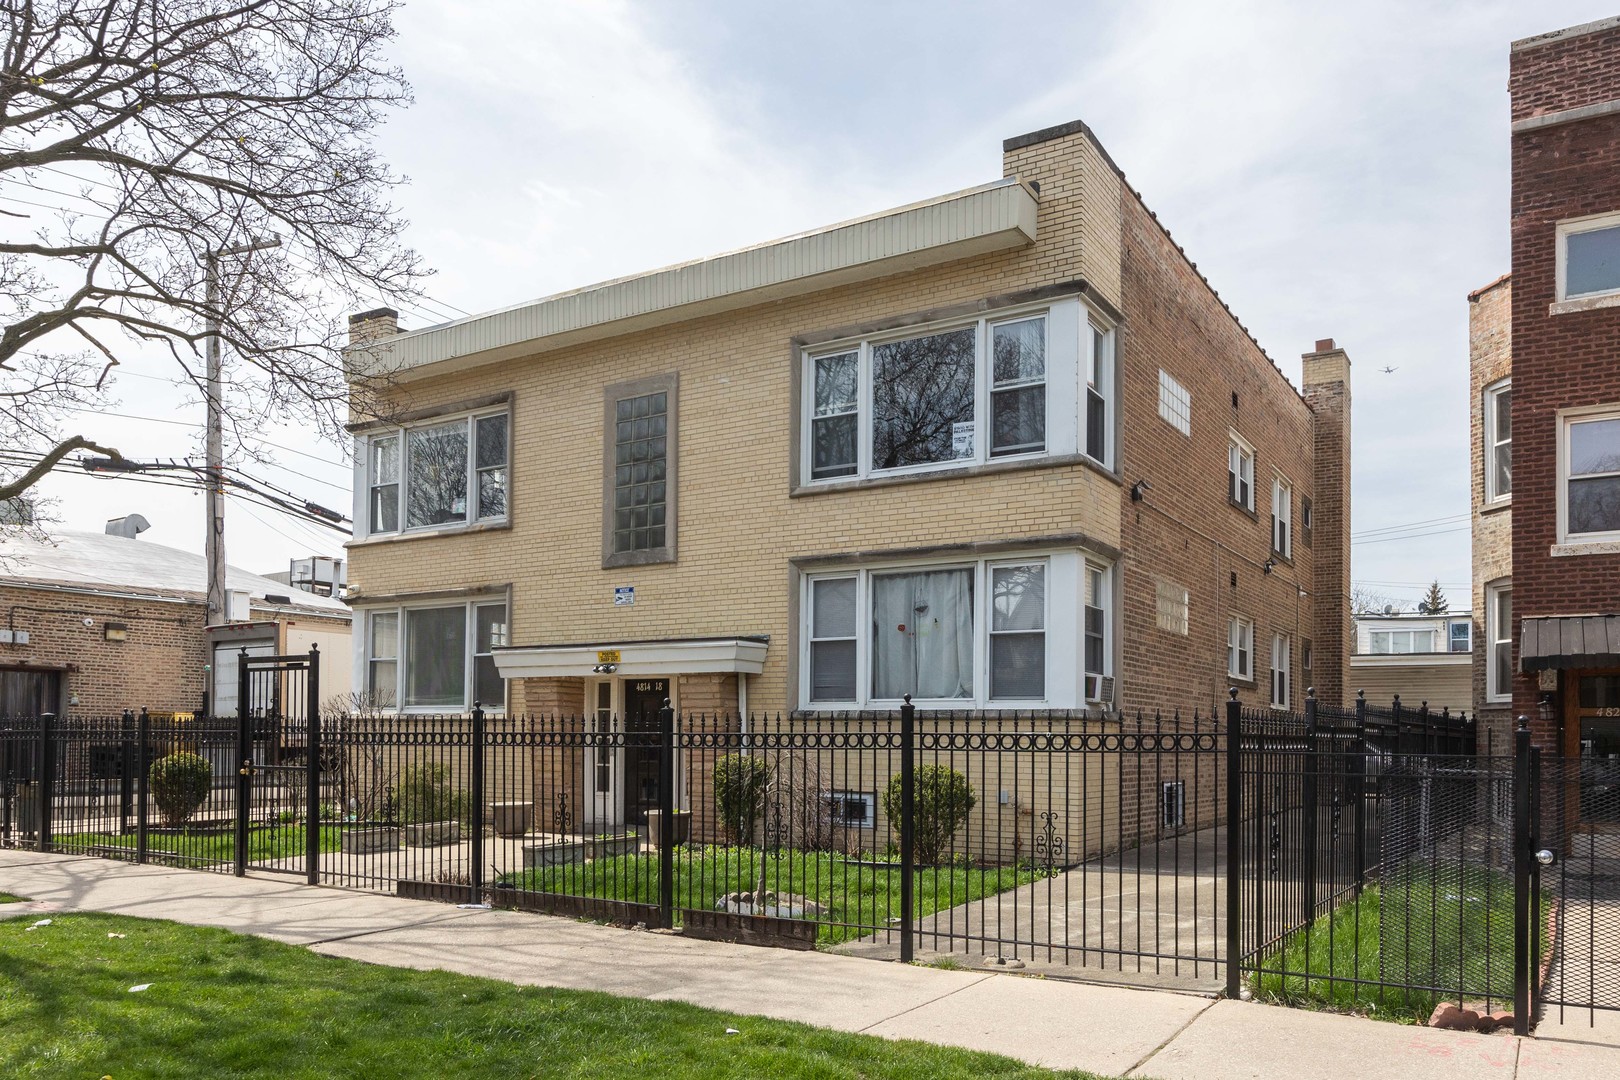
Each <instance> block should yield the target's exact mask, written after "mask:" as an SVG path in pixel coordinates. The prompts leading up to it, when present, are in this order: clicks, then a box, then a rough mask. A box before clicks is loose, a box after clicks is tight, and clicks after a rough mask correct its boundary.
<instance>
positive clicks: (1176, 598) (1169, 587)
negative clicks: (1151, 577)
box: [1154, 581, 1187, 637]
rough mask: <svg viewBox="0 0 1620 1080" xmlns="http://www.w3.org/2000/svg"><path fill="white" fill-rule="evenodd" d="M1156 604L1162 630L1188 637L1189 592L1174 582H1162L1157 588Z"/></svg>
mask: <svg viewBox="0 0 1620 1080" xmlns="http://www.w3.org/2000/svg"><path fill="white" fill-rule="evenodd" d="M1154 599H1155V602H1156V607H1157V609H1158V610H1157V621H1158V624H1159V629H1160V630H1168V631H1170V633H1172V634H1180V635H1181V636H1183V637H1186V636H1187V590H1186V589H1183V588H1182V587H1181V586H1180V585H1176V584H1174V583H1173V582H1169V581H1161V582H1159V583H1158V585H1157V587H1156V596H1155V598H1154Z"/></svg>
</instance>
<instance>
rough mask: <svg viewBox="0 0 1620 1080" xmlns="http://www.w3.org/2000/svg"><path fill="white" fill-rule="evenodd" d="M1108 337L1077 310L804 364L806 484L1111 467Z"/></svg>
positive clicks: (970, 326) (814, 356)
mask: <svg viewBox="0 0 1620 1080" xmlns="http://www.w3.org/2000/svg"><path fill="white" fill-rule="evenodd" d="M1113 384H1114V361H1113V333H1112V331H1111V330H1109V329H1107V328H1105V327H1102V326H1100V325H1097V324H1094V323H1093V322H1092V321H1091V315H1090V314H1089V312H1087V311H1086V310H1085V309H1084V308H1083V307H1082V305H1081V304H1080V302H1079V301H1077V300H1065V301H1058V302H1055V303H1050V304H1046V305H1044V306H1042V307H1040V308H1037V309H1030V308H1021V309H1010V310H1007V311H1004V312H997V313H993V314H989V315H985V316H981V317H977V318H972V319H963V320H960V321H957V322H954V323H950V322H947V323H942V324H936V325H934V326H932V327H928V328H926V329H911V330H908V331H905V332H896V333H894V334H886V335H883V336H881V337H879V336H873V337H870V338H864V339H862V340H859V341H845V342H842V343H839V344H834V345H830V346H827V347H825V348H823V349H819V350H812V351H807V352H806V353H805V356H804V384H803V391H802V392H803V395H804V400H805V402H806V408H805V415H804V423H803V429H804V435H803V438H804V446H803V451H802V452H803V467H802V470H801V473H802V475H803V476H804V477H805V478H806V481H807V482H808V483H812V484H814V483H821V482H827V481H834V480H839V479H847V478H860V477H868V476H884V475H891V474H904V473H912V472H927V471H933V470H938V469H952V468H961V467H964V466H968V465H975V464H985V463H987V462H990V461H999V460H1003V459H1015V458H1023V457H1038V456H1050V455H1058V454H1070V455H1077V454H1086V455H1088V456H1090V457H1091V458H1093V459H1095V460H1096V461H1097V462H1099V463H1100V464H1102V465H1104V466H1107V467H1110V468H1111V467H1112V465H1113V436H1112V430H1111V426H1110V424H1111V417H1110V413H1111V410H1112V402H1113Z"/></svg>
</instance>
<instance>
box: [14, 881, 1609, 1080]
mask: <svg viewBox="0 0 1620 1080" xmlns="http://www.w3.org/2000/svg"><path fill="white" fill-rule="evenodd" d="M0 891H5V892H12V893H16V894H18V895H21V896H27V897H30V898H32V900H33V901H35V904H34V905H31V906H33V907H35V908H36V909H43V910H62V911H106V912H116V913H118V914H123V915H135V916H141V917H146V918H156V919H173V920H175V921H178V922H185V923H194V924H198V925H205V926H219V927H224V928H226V929H229V930H234V931H237V932H239V933H245V934H257V935H260V936H263V937H268V938H273V939H275V940H278V941H285V942H289V943H292V944H295V945H301V946H306V947H308V948H311V949H314V950H316V951H318V952H322V953H328V954H331V955H334V956H345V957H351V958H353V959H356V960H363V961H366V962H368V963H374V964H386V965H393V966H396V967H412V968H424V969H441V970H448V971H458V972H463V973H466V974H470V975H482V976H487V977H489V978H495V979H503V980H506V981H509V982H514V983H528V984H532V985H539V986H557V987H568V988H576V989H583V990H603V991H607V992H608V993H614V994H622V995H626V996H632V997H642V998H651V999H655V1000H657V999H664V1000H679V1001H687V1002H691V1003H693V1004H695V1005H703V1006H707V1007H709V1008H713V1009H719V1010H722V1011H724V1012H727V1013H732V1014H739V1015H744V1016H746V1015H750V1014H752V1015H760V1016H771V1017H777V1018H780V1019H785V1020H798V1021H803V1022H804V1023H808V1024H817V1025H820V1026H824V1027H829V1028H836V1029H839V1030H843V1031H858V1032H867V1033H869V1034H873V1035H880V1036H883V1037H885V1038H895V1039H921V1040H924V1041H928V1042H936V1043H943V1044H949V1045H953V1046H962V1047H968V1048H971V1049H975V1050H987V1051H991V1052H994V1053H998V1054H1005V1055H1007V1056H1009V1057H1013V1058H1018V1059H1021V1060H1023V1061H1027V1062H1030V1063H1032V1064H1037V1065H1047V1066H1053V1067H1060V1068H1080V1069H1087V1070H1090V1071H1093V1072H1097V1073H1102V1074H1104V1075H1108V1076H1144V1077H1160V1078H1163V1080H1174V1078H1180V1077H1189V1078H1191V1077H1198V1078H1201V1080H1222V1078H1232V1080H1238V1078H1244V1080H1249V1078H1260V1077H1277V1078H1279V1080H1283V1078H1286V1080H1311V1078H1313V1077H1320V1078H1324V1080H1327V1078H1351V1077H1379V1078H1384V1077H1405V1076H1424V1077H1457V1078H1459V1080H1462V1078H1470V1080H1472V1078H1476V1077H1525V1078H1527V1080H1528V1078H1537V1077H1554V1076H1556V1077H1563V1078H1569V1080H1580V1078H1583V1077H1593V1078H1598V1077H1604V1078H1609V1077H1613V1076H1615V1075H1617V1074H1620V1026H1609V1027H1604V1026H1601V1025H1602V1024H1603V1020H1602V1018H1600V1020H1599V1024H1600V1026H1599V1027H1598V1028H1596V1029H1590V1028H1588V1027H1586V1026H1585V1024H1586V1021H1585V1017H1584V1015H1583V1016H1582V1017H1581V1018H1580V1020H1579V1021H1578V1022H1577V1021H1575V1020H1574V1019H1573V1018H1572V1019H1571V1022H1570V1023H1569V1024H1568V1025H1566V1026H1555V1025H1549V1024H1543V1026H1542V1035H1541V1037H1539V1038H1535V1039H1523V1040H1521V1039H1516V1038H1513V1037H1511V1036H1501V1035H1492V1036H1483V1035H1472V1034H1461V1033H1454V1032H1445V1031H1435V1030H1431V1029H1428V1028H1416V1027H1402V1026H1398V1025H1395V1024H1387V1023H1382V1022H1379V1021H1375V1020H1362V1019H1358V1018H1354V1017H1345V1016H1334V1015H1329V1014H1325V1013H1313V1012H1306V1011H1303V1010H1297V1009H1283V1008H1276V1007H1272V1006H1267V1005H1256V1004H1249V1003H1244V1002H1235V1001H1217V1000H1214V999H1213V998H1208V997H1199V996H1194V995H1190V994H1180V993H1172V992H1166V991H1155V990H1134V989H1128V988H1124V987H1118V986H1096V985H1086V984H1081V983H1075V982H1066V981H1057V980H1046V979H1030V978H1020V977H1018V976H1015V975H1005V974H989V973H984V972H977V971H942V970H937V969H933V968H923V967H914V966H907V965H901V964H896V963H882V962H878V961H872V960H862V959H856V958H853V957H846V956H835V955H832V954H828V953H797V952H782V951H778V950H773V949H760V948H751V947H748V946H742V945H724V944H716V943H712V942H701V941H692V940H687V939H685V938H681V937H679V936H675V935H668V934H657V933H645V932H636V931H630V930H619V929H614V928H611V927H605V926H597V925H594V924H590V923H580V922H574V921H571V920H568V919H558V918H550V917H547V916H543V915H529V914H522V913H518V912H508V911H488V910H463V909H459V908H454V907H450V906H447V905H442V904H433V903H427V902H423V901H415V900H400V899H396V898H394V897H389V896H381V895H377V894H371V893H357V892H347V891H340V890H336V889H330V888H317V887H311V886H307V885H301V884H295V883H293V882H292V881H291V880H273V879H266V878H244V879H238V878H232V877H225V876H220V875H215V874H206V873H199V872H197V871H194V870H174V869H168V868H163V867H154V866H131V865H128V864H125V863H119V862H112V861H106V860H100V859H89V858H78V857H73V856H53V855H36V854H32V853H29V852H14V851H4V852H0ZM9 906H10V905H8V907H9ZM7 913H9V912H7V911H6V910H5V909H3V908H0V914H7ZM0 948H4V946H3V945H0ZM744 1022H746V1021H744Z"/></svg>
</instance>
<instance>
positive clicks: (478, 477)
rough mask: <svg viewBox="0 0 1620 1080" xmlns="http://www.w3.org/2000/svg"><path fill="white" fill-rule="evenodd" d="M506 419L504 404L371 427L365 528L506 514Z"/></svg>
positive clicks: (450, 523)
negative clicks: (480, 411)
mask: <svg viewBox="0 0 1620 1080" xmlns="http://www.w3.org/2000/svg"><path fill="white" fill-rule="evenodd" d="M509 425H510V418H509V416H508V415H507V413H506V412H505V411H504V410H503V411H501V412H494V413H483V414H473V415H468V416H460V417H457V418H455V419H453V420H442V419H437V418H435V419H434V420H432V421H427V422H423V423H419V424H413V425H411V426H408V427H405V428H393V429H379V430H377V431H374V432H372V433H370V434H368V435H367V436H366V452H365V454H364V455H363V458H362V460H364V462H365V472H366V475H365V488H364V492H365V506H364V508H363V509H362V511H361V513H362V515H363V521H364V524H365V530H366V533H367V534H368V535H373V536H375V535H383V534H387V533H397V532H400V531H406V532H409V531H412V530H418V529H444V528H453V527H457V526H465V525H471V524H474V523H481V522H491V521H502V520H505V518H506V489H507V462H508V458H509V448H508V446H507V429H508V427H509Z"/></svg>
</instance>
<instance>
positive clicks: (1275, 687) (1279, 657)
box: [1271, 634, 1293, 709]
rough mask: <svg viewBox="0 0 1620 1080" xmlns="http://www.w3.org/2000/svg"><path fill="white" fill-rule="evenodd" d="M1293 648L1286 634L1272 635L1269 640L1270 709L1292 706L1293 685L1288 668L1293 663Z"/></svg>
mask: <svg viewBox="0 0 1620 1080" xmlns="http://www.w3.org/2000/svg"><path fill="white" fill-rule="evenodd" d="M1292 654H1293V648H1292V644H1291V643H1290V642H1289V640H1288V635H1287V634H1273V635H1272V638H1271V707H1272V708H1274V709H1286V708H1288V706H1289V705H1290V704H1292V698H1291V695H1292V692H1293V685H1292V683H1291V681H1290V675H1289V667H1290V665H1291V663H1292V662H1293V655H1292Z"/></svg>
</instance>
